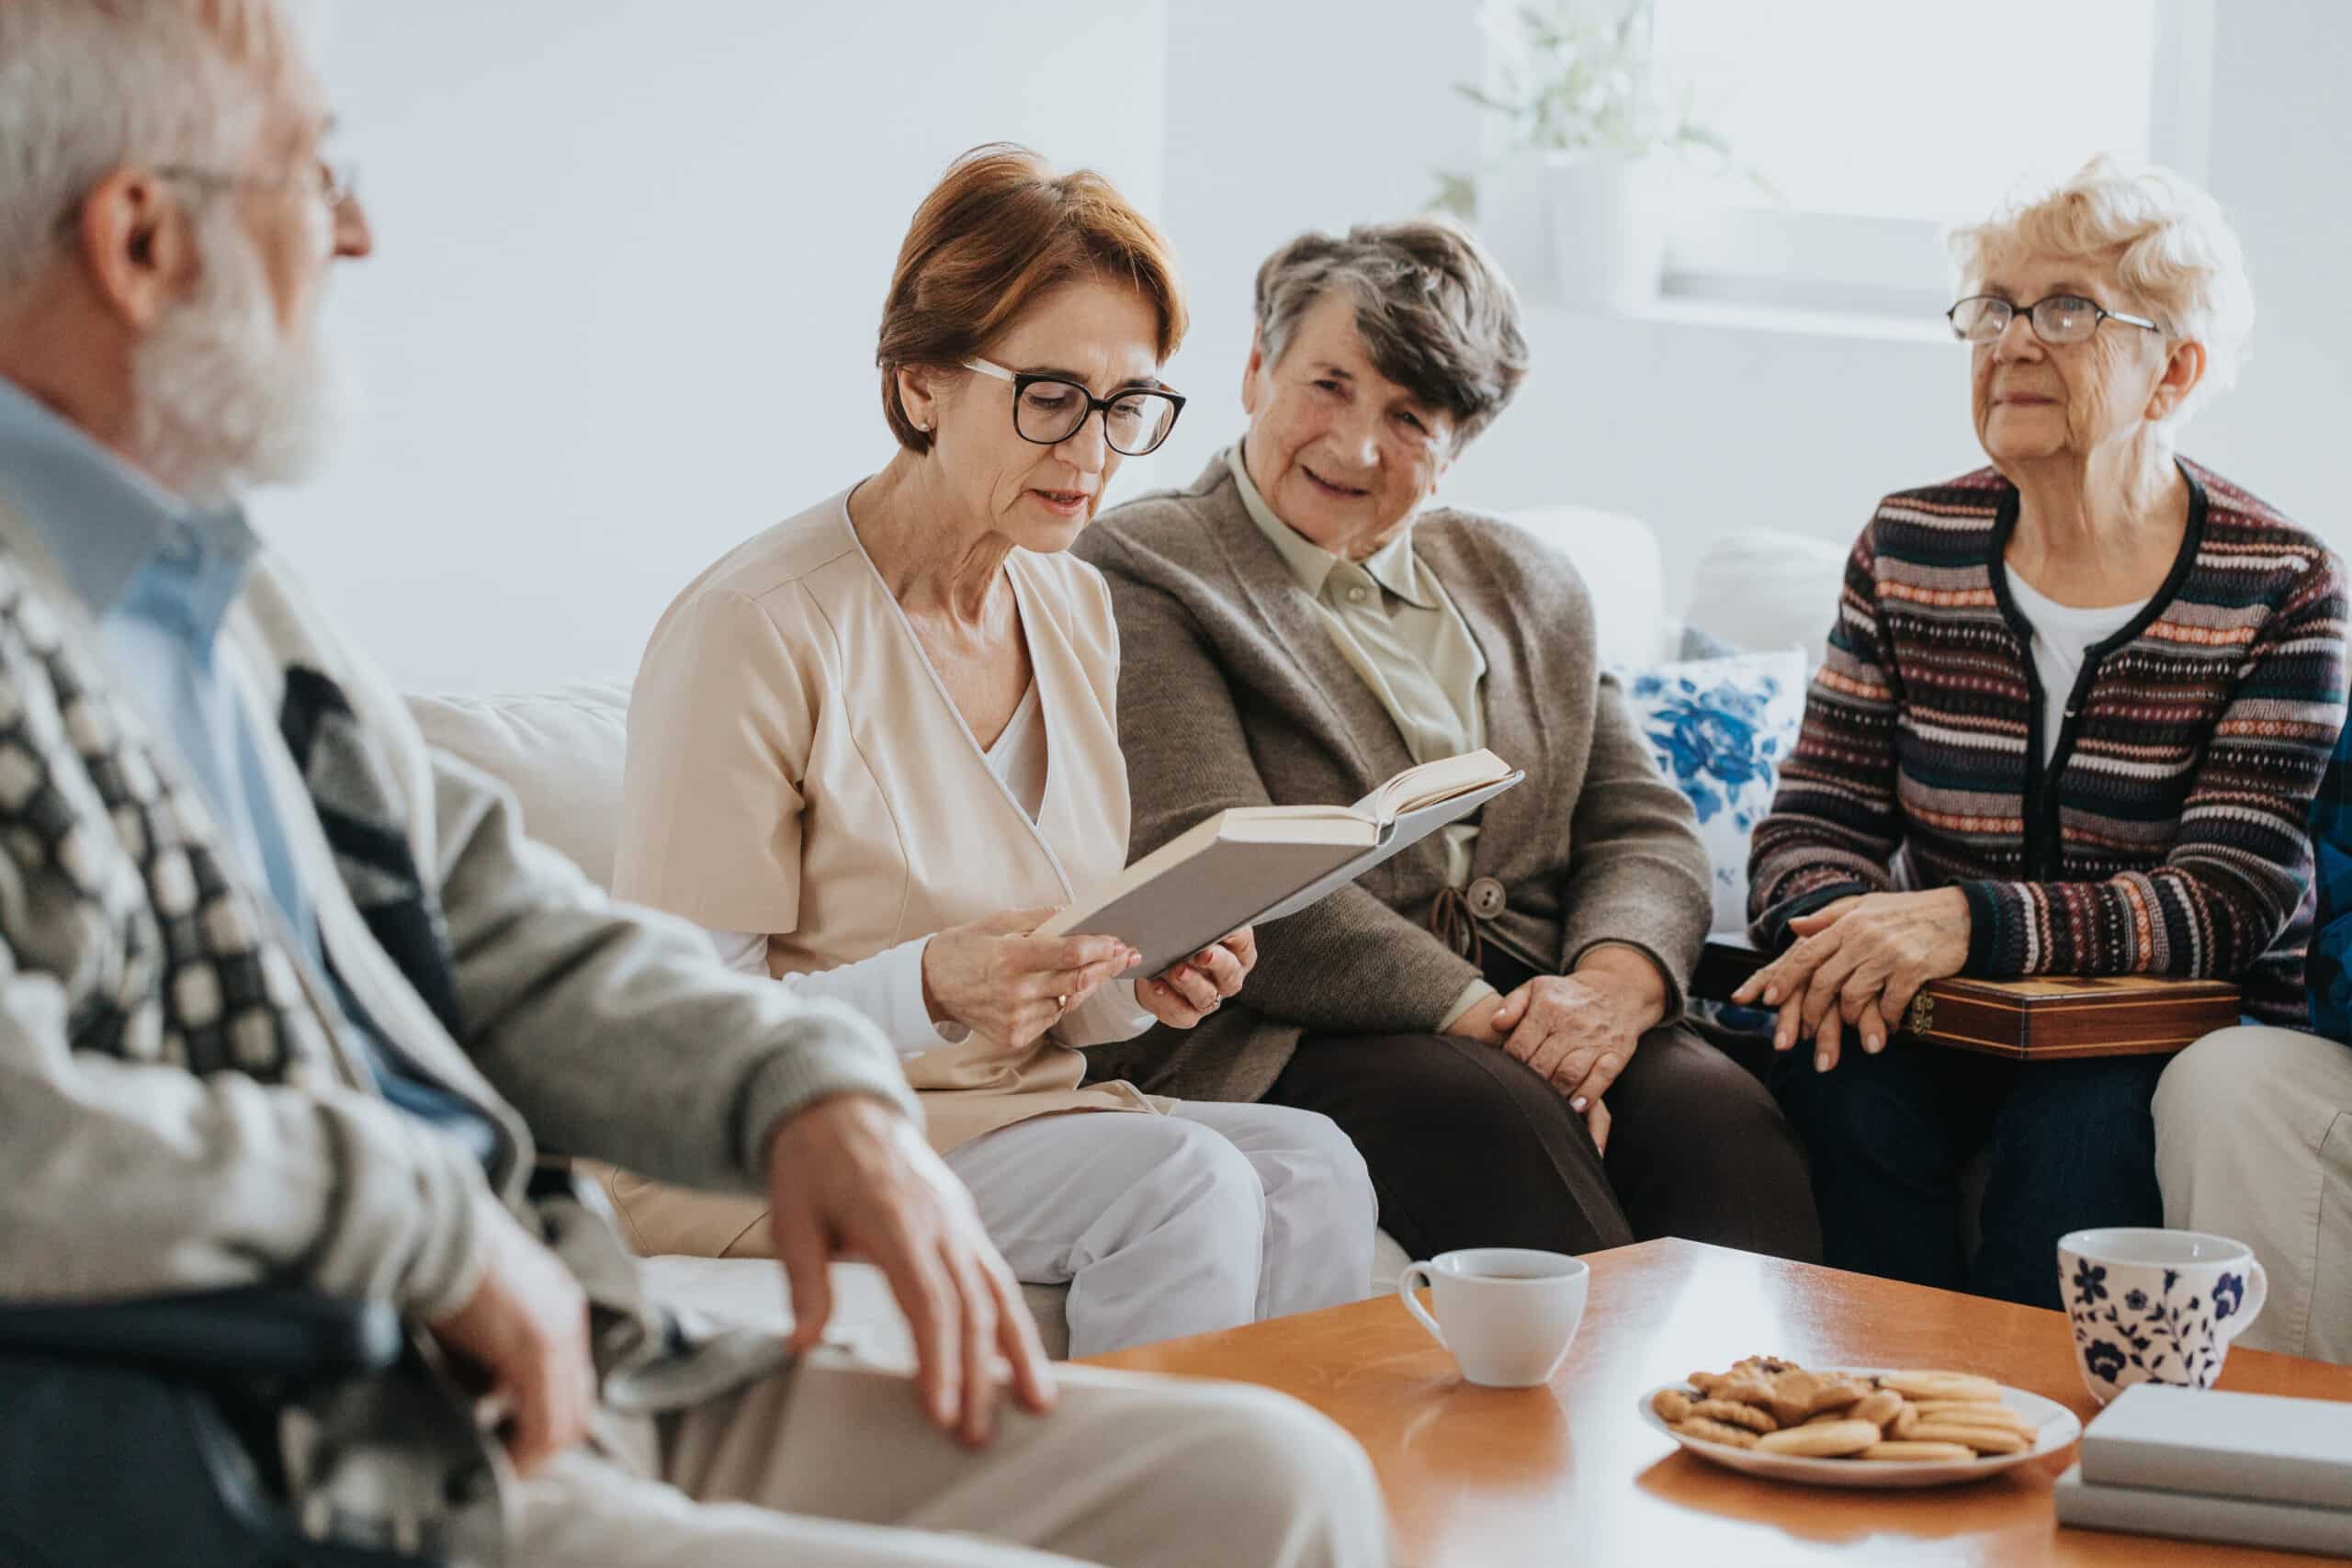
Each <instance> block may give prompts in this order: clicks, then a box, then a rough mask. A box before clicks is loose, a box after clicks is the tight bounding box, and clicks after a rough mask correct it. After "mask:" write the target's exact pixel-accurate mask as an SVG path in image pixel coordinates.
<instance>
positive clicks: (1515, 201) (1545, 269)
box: [1478, 152, 1556, 300]
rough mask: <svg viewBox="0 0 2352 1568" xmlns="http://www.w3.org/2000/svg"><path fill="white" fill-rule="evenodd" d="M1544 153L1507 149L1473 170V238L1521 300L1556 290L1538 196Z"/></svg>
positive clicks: (1545, 222)
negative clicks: (1475, 179)
mask: <svg viewBox="0 0 2352 1568" xmlns="http://www.w3.org/2000/svg"><path fill="white" fill-rule="evenodd" d="M1545 157H1546V155H1545V154H1544V153H1542V152H1510V153H1506V154H1504V155H1503V156H1502V157H1499V158H1497V159H1494V160H1492V161H1491V162H1488V163H1486V164H1481V165H1479V168H1478V238H1479V239H1480V240H1481V241H1483V242H1484V243H1485V244H1486V247H1487V253H1488V254H1491V255H1492V256H1493V257H1494V258H1495V265H1497V266H1499V267H1501V268H1502V269H1503V276H1505V277H1508V278H1510V282H1511V287H1512V288H1516V289H1518V290H1519V297H1520V298H1521V299H1528V300H1534V299H1551V298H1552V297H1553V296H1554V294H1555V292H1556V290H1555V288H1553V286H1552V229H1551V223H1550V221H1549V220H1548V219H1547V218H1546V216H1545V213H1546V210H1547V209H1546V207H1545V203H1544V175H1545V173H1546V169H1545Z"/></svg>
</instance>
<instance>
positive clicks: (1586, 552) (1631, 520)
mask: <svg viewBox="0 0 2352 1568" xmlns="http://www.w3.org/2000/svg"><path fill="white" fill-rule="evenodd" d="M1500 515H1501V516H1502V518H1503V520H1504V521H1505V522H1507V523H1514V524H1517V525H1519V526H1520V527H1521V528H1524V529H1526V530H1527V531H1528V532H1529V533H1531V534H1532V535H1534V536H1536V537H1537V538H1538V539H1541V540H1542V541H1544V543H1545V544H1546V545H1549V546H1550V547H1552V548H1554V549H1555V550H1557V551H1559V552H1560V553H1561V554H1562V555H1564V556H1566V557H1567V558H1568V559H1569V560H1570V561H1572V562H1574V563H1575V565H1576V569H1577V576H1579V577H1581V578H1583V579H1584V585H1585V587H1586V589H1587V590H1588V591H1589V592H1590V593H1591V595H1592V623H1593V633H1594V636H1595V637H1596V639H1597V640H1598V642H1599V644H1600V654H1599V657H1600V662H1601V663H1603V664H1611V663H1623V664H1646V663H1648V662H1649V661H1650V660H1654V659H1661V658H1664V657H1667V656H1668V653H1669V652H1670V651H1671V648H1672V645H1671V643H1670V642H1668V640H1667V638H1666V637H1665V636H1664V628H1665V620H1664V611H1665V607H1666V569H1665V565H1664V562H1663V560H1662V558H1660V556H1659V554H1658V547H1657V535H1656V534H1654V533H1652V532H1651V531H1650V525H1648V524H1646V523H1645V522H1643V521H1642V520H1641V519H1640V518H1638V517H1628V516H1626V515H1625V514H1624V513H1622V512H1600V511H1596V510H1595V509H1594V508H1592V507H1589V506H1531V507H1528V508H1527V509H1525V510H1524V511H1521V512H1506V513H1501V514H1500Z"/></svg>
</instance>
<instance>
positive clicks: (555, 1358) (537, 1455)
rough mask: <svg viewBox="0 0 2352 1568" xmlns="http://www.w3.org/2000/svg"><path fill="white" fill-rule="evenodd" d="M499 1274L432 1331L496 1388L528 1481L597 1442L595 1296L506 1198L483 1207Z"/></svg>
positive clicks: (495, 1398)
mask: <svg viewBox="0 0 2352 1568" xmlns="http://www.w3.org/2000/svg"><path fill="white" fill-rule="evenodd" d="M480 1202H481V1213H482V1227H483V1233H484V1236H485V1238H486V1240H487V1242H488V1244H489V1247H490V1251H491V1260H490V1271H489V1272H488V1273H486V1274H484V1275H483V1276H482V1279H481V1284H479V1285H476V1286H475V1287H474V1292H473V1294H472V1295H470V1296H469V1297H467V1298H466V1301H465V1304H464V1305H462V1306H460V1307H458V1310H457V1311H455V1312H453V1313H451V1314H448V1315H447V1317H444V1318H442V1319H440V1320H439V1321H438V1322H435V1323H434V1324H432V1325H429V1326H430V1327H431V1329H432V1331H433V1337H435V1339H437V1340H439V1341H440V1342H441V1346H442V1348H444V1349H446V1350H447V1351H449V1352H450V1353H451V1354H452V1355H454V1356H456V1357H458V1359H461V1360H464V1361H466V1362H468V1363H469V1364H470V1365H471V1366H473V1367H474V1368H475V1369H476V1370H478V1371H481V1372H482V1373H483V1374H485V1375H486V1376H487V1377H488V1378H489V1380H490V1389H489V1392H488V1394H487V1396H486V1397H487V1398H488V1399H490V1400H491V1401H492V1402H494V1403H495V1404H499V1405H503V1407H504V1410H505V1418H504V1420H503V1422H502V1423H501V1427H502V1431H503V1437H504V1438H505V1442H506V1451H507V1452H508V1453H509V1454H510V1455H512V1456H513V1458H514V1461H515V1470H516V1471H518V1472H521V1473H522V1474H524V1475H526V1476H527V1475H531V1474H534V1473H536V1472H537V1471H538V1469H539V1467H540V1466H542V1465H544V1464H546V1463H547V1461H549V1460H551V1459H553V1458H554V1457H555V1456H556V1455H558V1454H560V1453H561V1452H562V1451H563V1450H566V1449H568V1448H570V1447H571V1445H572V1444H574V1443H576V1442H578V1441H580V1439H581V1438H584V1437H586V1436H587V1435H588V1420H589V1416H590V1415H591V1414H592V1413H593V1412H594V1410H595V1407H596V1367H595V1363H594V1361H593V1360H592V1359H590V1358H589V1354H588V1298H587V1297H586V1296H585V1295H584V1294H582V1292H581V1289H580V1282H579V1281H578V1280H574V1279H573V1278H572V1277H571V1270H570V1269H566V1268H565V1267H564V1266H563V1264H562V1262H561V1261H560V1259H558V1258H557V1257H556V1255H555V1254H554V1253H552V1252H550V1251H548V1249H547V1247H545V1246H543V1245H542V1244H541V1243H540V1242H539V1241H538V1240H537V1238H536V1237H534V1236H533V1235H531V1234H530V1233H529V1232H528V1231H526V1230H525V1229H524V1228H523V1227H522V1225H521V1224H518V1223H517V1222H516V1221H515V1217H514V1216H513V1215H511V1214H509V1213H507V1212H506V1210H505V1208H504V1207H503V1206H502V1205H501V1204H500V1203H499V1202H498V1201H497V1200H495V1199H493V1198H492V1197H490V1196H488V1195H487V1194H485V1195H483V1197H482V1198H481V1200H480Z"/></svg>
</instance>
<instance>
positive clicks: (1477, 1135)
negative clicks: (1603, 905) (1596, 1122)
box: [1266, 950, 1821, 1262]
mask: <svg viewBox="0 0 2352 1568" xmlns="http://www.w3.org/2000/svg"><path fill="white" fill-rule="evenodd" d="M1485 967H1486V970H1487V979H1488V980H1489V982H1490V983H1492V984H1493V985H1494V986H1495V987H1496V988H1497V989H1498V990H1501V991H1504V992H1509V991H1510V990H1511V989H1513V988H1514V987H1517V986H1518V985H1519V984H1520V983H1521V981H1523V980H1524V979H1526V978H1527V977H1528V976H1529V975H1531V974H1532V971H1531V970H1529V969H1528V968H1526V967H1525V966H1524V965H1521V964H1519V963H1518V962H1517V961H1516V960H1514V959H1512V958H1510V957H1509V956H1508V955H1500V956H1498V955H1496V954H1494V953H1492V952H1491V950H1490V952H1489V955H1488V958H1487V964H1486V965H1485ZM1266 1099H1267V1100H1269V1101H1270V1102H1272V1103H1274V1104H1278V1105H1295V1106H1297V1107H1298V1108H1300V1109H1301V1110H1305V1111H1321V1112H1322V1113H1323V1114H1325V1115H1326V1116H1329V1117H1330V1118H1331V1120H1333V1121H1334V1122H1338V1123H1339V1124H1340V1127H1341V1128H1342V1129H1343V1130H1345V1131H1346V1133H1347V1134H1348V1135H1349V1136H1350V1137H1351V1138H1352V1139H1354V1140H1355V1145H1356V1147H1357V1149H1358V1150H1359V1151H1360V1152H1362V1154H1363V1157H1364V1163H1365V1164H1366V1165H1367V1166H1369V1167H1370V1168H1371V1170H1372V1182H1373V1186H1374V1190H1376V1191H1377V1192H1378V1194H1379V1198H1380V1223H1381V1224H1382V1226H1383V1227H1384V1228H1385V1230H1386V1231H1387V1232H1388V1234H1389V1235H1393V1236H1395V1237H1396V1238H1397V1241H1398V1242H1399V1243H1400V1244H1402V1245H1403V1247H1405V1249H1406V1250H1407V1251H1408V1252H1410V1253H1411V1254H1412V1255H1413V1256H1414V1257H1415V1258H1430V1257H1434V1256H1435V1255H1437V1254H1438V1253H1441V1252H1448V1251H1452V1250H1453V1249H1454V1248H1456V1247H1543V1248H1545V1249H1548V1250H1550V1251H1554V1252H1590V1251H1594V1250H1596V1249H1598V1248H1600V1247H1621V1246H1623V1245H1624V1244H1625V1243H1627V1242H1631V1241H1647V1240H1650V1239H1652V1238H1654V1237H1657V1236H1668V1235H1673V1236H1682V1237H1686V1238H1688V1239H1690V1240H1692V1241H1709V1242H1715V1243H1718V1244H1720V1245H1722V1246H1724V1247H1739V1248H1741V1249H1742V1250H1744V1251H1748V1252H1764V1253H1770V1254H1773V1255H1775V1256H1777V1257H1781V1258H1799V1259H1803V1260H1804V1261H1808V1262H1810V1261H1815V1260H1817V1259H1818V1258H1820V1256H1821V1229H1820V1224H1819V1222H1818V1221H1817V1220H1816V1219H1815V1213H1814V1204H1813V1189H1812V1184H1811V1182H1810V1181H1809V1180H1808V1179H1807V1177H1806V1174H1805V1162H1804V1149H1803V1147H1802V1146H1801V1145H1799V1143H1798V1141H1797V1138H1796V1135H1795V1134H1794V1133H1793V1132H1792V1130H1791V1128H1790V1127H1789V1124H1788V1122H1786V1121H1784V1120H1783V1119H1782V1117H1781V1111H1780V1108H1779V1107H1778V1106H1777V1105H1776V1104H1775V1103H1774V1102H1773V1099H1772V1096H1771V1094H1770V1092H1769V1091H1768V1090H1767V1089H1765V1088H1764V1086H1763V1084H1762V1083H1760V1082H1759V1081H1758V1079H1757V1078H1756V1077H1755V1076H1754V1075H1753V1074H1751V1073H1749V1072H1748V1071H1747V1069H1745V1068H1743V1067H1742V1066H1739V1065H1738V1064H1737V1063H1736V1062H1734V1061H1733V1060H1732V1059H1731V1058H1730V1057H1728V1056H1726V1055H1724V1054H1723V1053H1722V1052H1720V1051H1718V1050H1716V1049H1715V1048H1714V1047H1713V1046H1712V1045H1710V1044H1708V1043H1706V1042H1705V1041H1703V1040H1702V1039H1700V1038H1699V1036H1698V1035H1697V1034H1696V1033H1694V1032H1692V1031H1691V1030H1690V1029H1689V1028H1688V1027H1686V1026H1684V1025H1682V1024H1680V1023H1672V1024H1666V1025H1661V1026H1660V1027H1658V1028H1657V1029H1653V1030H1651V1031H1650V1032H1648V1033H1646V1034H1645V1035H1643V1036H1642V1040H1641V1044H1640V1046H1639V1047H1638V1048H1637V1049H1636V1050H1635V1051H1634V1059H1633V1061H1632V1062H1631V1063H1629V1064H1628V1065H1627V1066H1626V1067H1625V1070H1624V1071H1623V1073H1621V1074H1620V1075H1618V1078H1617V1081H1616V1083H1615V1084H1613V1085H1612V1086H1611V1088H1610V1089H1609V1092H1608V1095H1607V1096H1606V1100H1607V1103H1608V1106H1609V1110H1610V1114H1611V1117H1612V1118H1613V1122H1612V1124H1611V1130H1610V1134H1609V1150H1608V1154H1607V1156H1606V1157H1605V1158H1604V1157H1603V1156H1602V1155H1601V1153H1600V1150H1598V1149H1596V1148H1595V1147H1594V1146H1593V1143H1592V1136H1591V1134H1590V1133H1589V1132H1588V1131H1587V1130H1586V1127H1585V1122H1584V1118H1583V1117H1582V1116H1580V1115H1578V1114H1577V1113H1576V1112H1575V1111H1570V1110H1569V1109H1568V1104H1567V1100H1566V1097H1565V1096H1563V1095H1562V1094H1561V1093H1560V1091H1559V1090H1557V1089H1554V1088H1553V1087H1552V1086H1551V1085H1550V1084H1549V1083H1547V1082H1545V1081H1544V1079H1543V1078H1541V1077H1538V1076H1537V1075H1536V1074H1535V1073H1534V1072H1533V1071H1532V1070H1531V1069H1530V1068H1529V1067H1527V1066H1525V1065H1524V1064H1523V1063H1521V1062H1520V1061H1518V1060H1517V1059H1516V1058H1514V1057H1512V1056H1510V1055H1506V1054H1505V1053H1504V1052H1503V1051H1502V1050H1501V1049H1499V1048H1498V1047H1496V1046H1492V1045H1484V1044H1480V1043H1477V1042H1476V1041H1471V1040H1464V1039H1462V1038H1460V1037H1459V1036H1455V1035H1444V1034H1384V1035H1373V1036H1352V1037H1351V1036H1343V1035H1333V1034H1310V1035H1308V1036H1306V1038H1305V1039H1303V1040H1301V1041H1300V1042H1299V1043H1298V1050H1297V1053H1296V1055H1294V1056H1293V1057H1292V1058H1291V1061H1290V1065H1289V1066H1287V1067H1285V1068H1284V1069H1283V1074H1282V1076H1281V1077H1279V1078H1277V1079H1275V1080H1274V1084H1273V1087H1272V1089H1269V1090H1268V1091H1267V1093H1266Z"/></svg>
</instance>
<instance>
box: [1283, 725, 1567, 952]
mask: <svg viewBox="0 0 2352 1568" xmlns="http://www.w3.org/2000/svg"><path fill="white" fill-rule="evenodd" d="M1470 755H1472V756H1491V755H1492V753H1491V752H1485V751H1474V752H1472V753H1470ZM1459 760H1460V759H1458V758H1450V759H1448V761H1459ZM1398 776H1399V777H1402V776H1403V775H1402V774H1399V775H1398ZM1526 776H1527V775H1526V774H1525V773H1511V774H1510V775H1509V776H1508V777H1506V778H1503V779H1499V780H1498V781H1496V782H1495V783H1493V784H1488V785H1487V786H1486V787H1485V788H1483V789H1474V790H1472V791H1471V792H1470V793H1469V794H1467V795H1453V796H1451V797H1450V798H1447V799H1442V800H1440V801H1438V802H1436V803H1435V804H1434V805H1430V806H1424V807H1419V809H1418V810H1410V811H1407V812H1406V813H1405V814H1404V815H1402V816H1400V817H1397V818H1394V819H1393V820H1391V821H1389V822H1388V823H1387V824H1386V825H1385V826H1384V827H1383V828H1382V829H1380V842H1378V843H1376V844H1374V846H1373V847H1372V848H1370V849H1368V850H1366V851H1364V852H1363V853H1362V854H1360V855H1358V856H1356V857H1355V858H1354V859H1353V860H1351V861H1350V862H1348V863H1347V864H1345V865H1343V866H1340V868H1339V869H1338V870H1336V871H1334V872H1332V873H1331V874H1329V876H1326V877H1323V878H1321V879H1320V880H1318V881H1316V882H1312V883H1309V884H1308V885H1307V886H1305V887H1303V888H1301V889H1299V890H1298V892H1296V893H1295V894H1294V895H1292V896H1291V897H1288V898H1285V899H1283V901H1282V902H1281V903H1279V904H1277V905H1275V906H1274V907H1273V908H1271V909H1268V910H1267V911H1266V912H1265V913H1264V914H1262V915H1261V916H1259V917H1258V919H1259V921H1260V922H1261V923H1262V922H1264V921H1267V920H1279V919H1282V918H1283V916H1285V915H1295V914H1297V913H1298V912H1299V911H1300V910H1301V909H1304V908H1306V907H1307V906H1308V905H1310V904H1313V903H1315V902H1316V901H1317V900H1318V899H1320V898H1322V897H1324V896H1325V895H1326V894H1329V893H1330V892H1331V891H1333V890H1334V889H1336V888H1338V887H1340V886H1344V885H1345V884H1347V883H1351V882H1353V881H1354V880H1355V879H1356V878H1357V877H1359V876H1362V875H1363V874H1364V873H1365V872H1367V871H1370V870H1371V869H1372V868H1373V867H1374V866H1376V865H1378V864H1379V863H1381V862H1382V861H1385V860H1386V859H1387V858H1388V857H1389V856H1391V855H1393V854H1396V853H1397V852H1400V851H1402V850H1404V849H1407V848H1408V847H1409V846H1411V845H1413V844H1416V843H1419V841H1420V840H1423V839H1425V838H1427V837H1429V835H1430V834H1431V833H1434V832H1436V831H1437V830H1438V829H1440V828H1442V827H1445V826H1446V825H1447V824H1449V823H1453V822H1459V821H1460V820H1461V819H1462V818H1464V817H1467V816H1469V815H1470V813H1472V812H1473V811H1476V810H1477V809H1478V807H1482V806H1484V805H1486V804H1487V802H1488V801H1490V800H1492V799H1493V798H1494V797H1495V796H1497V795H1500V794H1502V792H1503V791H1505V790H1507V789H1509V788H1510V787H1511V786H1512V785H1513V784H1517V783H1519V781H1520V780H1521V779H1523V778H1525V777H1526ZM1367 798H1369V797H1367Z"/></svg>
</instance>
